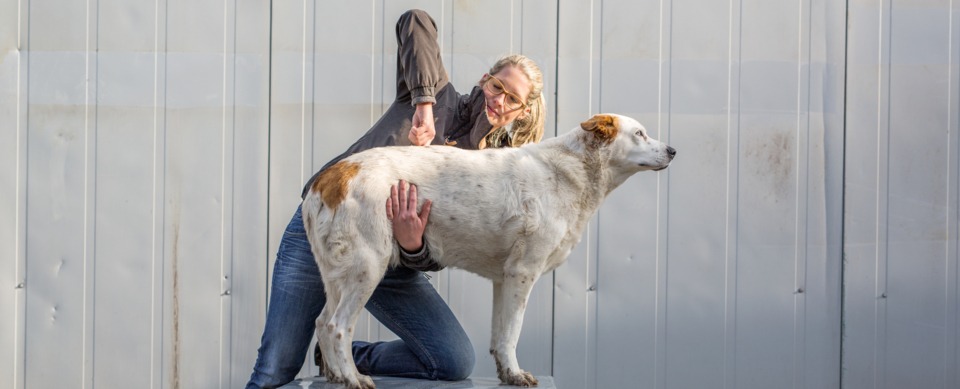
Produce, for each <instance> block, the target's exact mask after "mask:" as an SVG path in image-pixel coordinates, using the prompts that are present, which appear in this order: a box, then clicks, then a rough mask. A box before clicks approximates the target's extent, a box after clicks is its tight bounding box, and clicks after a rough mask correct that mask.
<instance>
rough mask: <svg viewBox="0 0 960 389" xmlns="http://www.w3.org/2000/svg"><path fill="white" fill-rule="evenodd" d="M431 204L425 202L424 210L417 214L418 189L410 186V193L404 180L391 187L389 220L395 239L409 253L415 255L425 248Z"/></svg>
mask: <svg viewBox="0 0 960 389" xmlns="http://www.w3.org/2000/svg"><path fill="white" fill-rule="evenodd" d="M398 186H399V187H400V188H399V191H398V190H397V187H398ZM431 204H432V202H431V201H430V200H424V201H423V209H422V210H421V212H420V214H417V187H416V186H415V185H410V186H409V192H408V188H407V183H406V181H403V180H400V183H398V184H397V185H390V198H389V199H387V219H389V220H390V221H391V222H392V225H393V237H394V239H396V240H397V243H399V244H400V247H402V248H403V249H404V250H405V251H406V252H408V253H415V252H417V251H420V249H421V248H422V247H423V230H424V228H426V226H427V219H429V218H430V205H431Z"/></svg>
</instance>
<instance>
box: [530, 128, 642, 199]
mask: <svg viewBox="0 0 960 389" xmlns="http://www.w3.org/2000/svg"><path fill="white" fill-rule="evenodd" d="M576 136H583V133H578V132H577V131H573V132H571V133H568V134H565V135H562V136H559V137H557V138H554V139H550V140H547V141H544V142H543V143H541V145H542V146H543V147H542V148H543V149H544V150H545V151H547V152H552V153H556V154H557V157H556V158H543V161H544V162H545V163H548V164H549V165H551V167H552V169H553V171H554V174H555V176H556V179H557V184H558V185H560V186H565V187H567V188H569V189H568V190H569V192H568V193H571V194H574V197H575V198H577V199H578V202H579V203H580V209H581V210H583V211H585V212H588V213H591V214H592V213H593V212H594V211H596V210H597V208H599V207H600V203H601V202H603V199H604V198H605V197H606V196H607V194H609V193H610V192H611V191H613V189H615V188H616V187H618V186H620V184H622V183H623V181H624V180H622V179H621V180H618V179H617V177H618V176H620V175H611V172H610V170H609V167H608V166H606V165H607V164H608V163H609V160H610V156H609V155H607V153H608V150H606V149H605V148H603V147H597V146H595V145H587V146H584V143H583V142H580V141H578V140H576V138H575V137H576ZM618 181H619V182H618Z"/></svg>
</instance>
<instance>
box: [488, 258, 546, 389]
mask: <svg viewBox="0 0 960 389" xmlns="http://www.w3.org/2000/svg"><path fill="white" fill-rule="evenodd" d="M536 281H537V276H535V275H531V274H525V273H524V274H520V273H508V274H507V275H506V276H505V277H504V280H503V282H500V283H495V284H494V288H499V291H496V290H495V291H494V303H493V304H494V310H495V311H494V312H493V317H494V325H493V334H492V335H491V342H490V343H491V345H492V347H491V351H490V352H491V354H493V358H494V360H495V361H496V362H497V375H498V376H499V377H500V381H503V382H504V383H506V384H509V385H516V386H523V387H531V386H537V384H538V383H539V382H538V381H537V379H536V378H534V377H533V375H532V374H530V373H528V372H526V371H524V370H522V369H520V365H519V363H518V362H517V341H519V339H520V328H521V327H522V326H523V313H524V311H525V310H526V308H527V299H528V298H529V297H530V291H531V290H532V289H533V284H534V282H536ZM497 311H499V312H497ZM498 321H499V322H500V325H499V328H498V325H497V322H498Z"/></svg>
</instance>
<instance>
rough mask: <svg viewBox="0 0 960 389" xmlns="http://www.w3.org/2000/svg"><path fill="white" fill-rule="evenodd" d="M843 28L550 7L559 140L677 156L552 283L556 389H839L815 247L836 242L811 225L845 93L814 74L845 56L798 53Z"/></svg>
mask: <svg viewBox="0 0 960 389" xmlns="http://www.w3.org/2000/svg"><path fill="white" fill-rule="evenodd" d="M813 11H816V13H814V12H813ZM842 12H843V8H841V7H837V6H826V5H825V4H824V3H823V2H714V1H672V2H667V3H663V2H653V1H651V2H626V1H624V2H617V1H604V2H595V3H562V4H561V9H560V18H561V21H560V23H561V25H564V26H571V28H569V29H562V30H560V44H561V47H560V58H559V63H560V68H559V70H560V81H559V84H560V85H559V89H560V90H561V91H563V92H564V93H563V95H561V96H560V99H559V103H560V106H559V107H558V115H560V116H559V117H560V119H559V120H558V121H559V122H560V123H561V127H562V126H563V125H564V124H563V123H569V124H574V125H575V123H576V117H575V116H580V117H584V116H586V115H588V114H589V113H591V112H622V113H626V114H628V115H632V116H635V117H637V118H639V119H640V120H641V121H642V122H644V123H645V124H646V125H647V127H648V129H650V130H651V132H652V133H653V134H654V135H655V136H658V137H659V138H660V139H662V140H667V141H668V142H669V143H670V144H671V145H673V146H675V147H677V148H678V150H680V153H679V154H680V156H679V159H678V160H677V161H676V162H675V163H674V164H673V166H672V167H671V168H670V169H668V170H666V171H664V172H662V173H659V174H658V175H657V174H650V173H647V174H646V175H644V174H641V175H640V176H638V177H635V178H632V179H631V180H630V181H628V182H627V183H626V184H625V185H624V187H622V188H620V189H618V190H617V191H615V192H614V193H613V194H612V195H611V197H610V199H609V200H608V202H607V203H606V204H605V205H604V206H603V208H601V211H600V213H599V217H598V222H597V223H596V225H595V227H594V228H593V229H591V231H590V233H589V234H588V235H587V236H586V238H585V239H584V242H583V243H581V246H582V247H581V248H580V249H578V250H579V251H577V252H576V253H575V254H574V255H572V256H571V258H570V262H569V263H568V264H567V266H566V267H563V268H561V269H558V271H557V307H556V310H557V321H556V322H555V326H556V331H557V333H556V336H557V343H556V345H555V347H556V352H555V366H554V372H555V375H556V378H557V382H558V383H560V384H561V385H564V386H566V385H570V386H574V387H622V386H631V385H636V382H640V383H641V384H640V385H641V386H644V387H718V386H720V385H723V386H724V387H790V386H793V387H811V388H820V387H831V386H836V384H837V382H838V381H839V377H838V372H837V371H836V370H835V369H834V368H833V367H832V366H831V363H827V362H823V361H824V360H826V361H832V362H833V363H832V365H836V364H838V363H839V357H838V355H839V323H838V321H839V306H838V304H837V303H836V302H835V300H831V296H832V297H833V298H834V299H835V298H836V296H838V295H839V279H838V278H837V277H836V276H835V274H836V273H837V272H838V271H839V251H838V250H837V249H838V247H837V246H836V245H834V246H833V249H832V250H828V249H827V247H826V243H827V241H828V240H830V241H832V242H838V241H839V236H838V234H839V230H838V229H835V228H834V229H832V230H830V229H828V226H827V224H826V223H827V219H828V218H827V211H828V205H827V204H831V203H832V204H833V205H832V207H833V209H836V207H838V205H837V204H838V203H839V201H840V191H839V189H840V185H839V178H840V177H839V175H837V174H830V175H826V174H825V160H826V158H827V155H826V153H825V152H824V148H825V147H829V145H828V144H827V142H838V141H840V140H841V139H842V138H839V137H837V136H830V137H828V136H827V135H826V131H827V129H832V131H834V132H836V133H839V131H841V129H842V121H841V120H842V118H841V116H840V115H839V112H840V111H841V109H842V106H841V105H840V104H841V103H842V90H841V89H840V88H839V80H840V78H827V77H828V76H825V74H830V73H832V72H842V50H843V41H842V39H837V40H834V41H832V42H831V43H829V44H825V43H823V41H820V42H817V43H816V44H813V43H812V42H811V41H810V39H811V37H813V36H815V37H819V38H820V39H825V38H824V36H823V34H822V33H819V34H817V35H814V34H812V32H811V31H812V30H817V31H823V30H830V31H842V22H843V17H842ZM814 81H816V82H818V83H814ZM812 94H817V95H816V96H815V97H812ZM812 103H819V104H821V105H813V104H812ZM568 116H574V117H568ZM569 124H568V126H569ZM830 150H831V152H832V153H833V154H832V155H830V158H832V159H834V160H838V159H840V158H839V157H840V155H839V154H838V152H839V151H840V149H838V148H837V147H836V146H833V147H831V148H830ZM831 275H833V276H832V277H831ZM809 286H815V287H817V288H816V289H814V290H810V288H809ZM594 288H595V289H596V292H595V293H594V292H593V289H594ZM801 288H803V289H805V293H797V291H798V290H799V289H801ZM808 312H810V313H808ZM811 313H812V314H811ZM565 319H569V320H565ZM571 338H572V339H571ZM625 365H626V366H628V367H627V368H624V367H625ZM692 366H696V368H694V369H691V367H692ZM721 382H722V383H723V384H720V383H721Z"/></svg>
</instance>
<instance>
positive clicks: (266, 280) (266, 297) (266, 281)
mask: <svg viewBox="0 0 960 389" xmlns="http://www.w3.org/2000/svg"><path fill="white" fill-rule="evenodd" d="M268 13H269V20H268V22H267V31H268V32H267V36H268V38H267V207H266V208H267V213H266V220H267V226H268V228H267V233H266V242H264V248H265V251H264V253H263V258H264V261H263V285H264V291H263V292H264V293H263V313H264V315H266V314H267V304H268V303H269V302H270V228H269V225H270V192H271V190H270V179H271V171H272V169H271V166H270V165H271V163H272V162H273V158H272V155H271V154H272V151H273V147H272V143H273V128H272V126H273V0H270V10H269V12H268Z"/></svg>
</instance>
